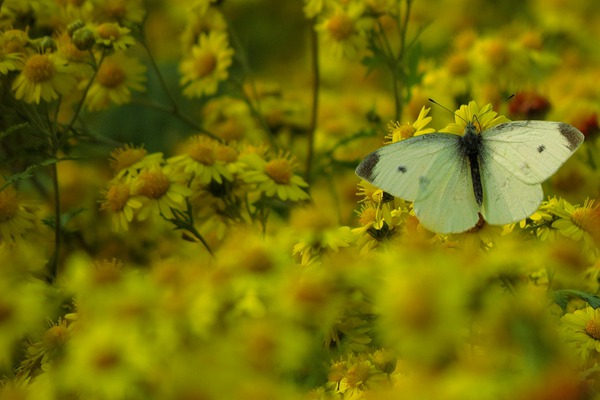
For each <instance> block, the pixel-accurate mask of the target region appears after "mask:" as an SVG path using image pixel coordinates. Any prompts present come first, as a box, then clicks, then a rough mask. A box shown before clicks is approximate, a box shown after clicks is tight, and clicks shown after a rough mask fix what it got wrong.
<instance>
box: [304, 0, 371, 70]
mask: <svg viewBox="0 0 600 400" xmlns="http://www.w3.org/2000/svg"><path fill="white" fill-rule="evenodd" d="M364 9H365V7H364V4H363V3H362V2H358V1H356V2H351V3H350V4H349V5H348V6H346V7H344V6H337V7H336V8H335V11H334V12H332V13H330V14H329V15H327V16H326V17H324V18H323V19H321V20H320V22H319V23H318V24H317V25H316V26H315V29H316V30H317V31H318V32H319V33H320V34H321V37H322V39H323V44H324V46H325V48H326V49H327V52H328V53H329V54H331V55H333V56H334V57H337V58H339V57H348V58H354V57H356V56H357V55H358V53H359V51H360V50H362V49H363V48H365V46H366V44H367V40H366V35H367V33H366V31H367V30H368V29H369V28H371V26H372V21H371V20H370V19H369V18H367V17H365V16H364V15H363V13H364ZM309 11H310V9H309ZM312 12H313V11H311V13H312Z"/></svg>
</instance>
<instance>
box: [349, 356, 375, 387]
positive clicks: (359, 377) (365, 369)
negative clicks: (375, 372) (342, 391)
mask: <svg viewBox="0 0 600 400" xmlns="http://www.w3.org/2000/svg"><path fill="white" fill-rule="evenodd" d="M370 371H371V368H370V366H369V364H367V363H366V362H361V363H359V364H355V365H353V366H351V367H350V368H348V372H346V380H347V382H348V386H350V387H351V388H356V387H358V386H359V385H360V384H361V383H363V382H366V381H367V379H369V374H370Z"/></svg>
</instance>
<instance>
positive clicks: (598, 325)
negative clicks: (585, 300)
mask: <svg viewBox="0 0 600 400" xmlns="http://www.w3.org/2000/svg"><path fill="white" fill-rule="evenodd" d="M560 329H561V333H562V336H563V339H564V340H565V341H566V342H567V343H568V344H569V345H571V346H572V347H573V348H574V349H575V351H576V352H577V354H578V355H579V357H581V360H582V361H584V362H586V363H587V362H589V365H593V364H594V363H595V362H597V361H598V360H600V358H599V357H598V356H599V355H600V309H594V308H592V307H589V306H588V307H586V308H585V309H583V310H576V311H575V312H573V313H569V314H566V315H565V316H563V317H562V318H561V319H560Z"/></svg>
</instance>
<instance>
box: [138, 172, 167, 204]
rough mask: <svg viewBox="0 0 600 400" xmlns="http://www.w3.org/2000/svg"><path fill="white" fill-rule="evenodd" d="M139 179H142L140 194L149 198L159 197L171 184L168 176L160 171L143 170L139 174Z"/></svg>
mask: <svg viewBox="0 0 600 400" xmlns="http://www.w3.org/2000/svg"><path fill="white" fill-rule="evenodd" d="M139 179H140V180H141V181H142V187H141V189H140V194H141V195H142V196H146V197H148V198H149V199H160V198H161V197H163V196H164V195H165V194H166V193H167V191H168V190H169V187H170V186H171V182H170V181H169V178H167V176H166V175H165V174H163V173H162V172H161V171H145V172H143V173H142V174H140V177H139Z"/></svg>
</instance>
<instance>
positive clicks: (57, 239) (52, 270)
mask: <svg viewBox="0 0 600 400" xmlns="http://www.w3.org/2000/svg"><path fill="white" fill-rule="evenodd" d="M52 187H53V192H54V253H53V254H52V258H51V259H50V260H49V271H48V272H49V277H48V279H49V283H52V282H54V280H55V279H56V276H57V272H58V271H57V270H58V260H59V259H60V248H61V244H62V233H61V231H62V229H61V221H60V217H61V213H60V188H59V185H58V165H57V163H54V164H52Z"/></svg>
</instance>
